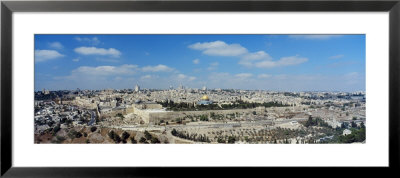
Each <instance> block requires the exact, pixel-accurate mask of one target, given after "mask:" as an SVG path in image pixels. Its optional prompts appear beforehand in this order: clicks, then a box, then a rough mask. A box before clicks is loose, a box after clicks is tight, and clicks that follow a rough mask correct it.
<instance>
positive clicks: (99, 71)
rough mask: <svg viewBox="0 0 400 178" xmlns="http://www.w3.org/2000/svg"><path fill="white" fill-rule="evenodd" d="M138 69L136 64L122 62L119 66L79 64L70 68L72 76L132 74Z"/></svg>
mask: <svg viewBox="0 0 400 178" xmlns="http://www.w3.org/2000/svg"><path fill="white" fill-rule="evenodd" d="M137 71H138V66H137V65H131V64H124V65H121V66H97V67H90V66H81V67H79V68H77V69H75V70H72V72H71V74H72V76H77V77H83V76H85V75H90V76H112V75H132V74H135V73H136V72H137Z"/></svg>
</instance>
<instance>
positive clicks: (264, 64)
mask: <svg viewBox="0 0 400 178" xmlns="http://www.w3.org/2000/svg"><path fill="white" fill-rule="evenodd" d="M307 61H308V59H307V58H304V57H298V56H290V57H282V58H281V59H279V60H277V61H271V60H264V61H261V62H257V63H254V64H253V65H254V66H255V67H258V68H272V67H280V66H291V65H298V64H301V63H304V62H307Z"/></svg>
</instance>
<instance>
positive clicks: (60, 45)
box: [49, 41, 64, 49]
mask: <svg viewBox="0 0 400 178" xmlns="http://www.w3.org/2000/svg"><path fill="white" fill-rule="evenodd" d="M49 46H50V48H54V49H63V48H64V46H63V45H62V44H61V43H60V42H57V41H56V42H52V43H49Z"/></svg>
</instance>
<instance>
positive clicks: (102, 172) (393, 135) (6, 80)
mask: <svg viewBox="0 0 400 178" xmlns="http://www.w3.org/2000/svg"><path fill="white" fill-rule="evenodd" d="M399 2H400V1H399V0H389V1H385V0H364V1H358V0H355V1H343V0H342V1H340V0H335V1H334V0H328V1H324V0H310V1H308V0H304V1H288V0H283V1H276V0H275V1H274V0H266V1H2V2H1V73H0V74H1V110H0V112H1V176H4V177H132V176H136V177H143V176H161V177H164V176H176V175H182V174H187V176H188V177H191V176H192V175H193V174H195V175H196V176H198V175H202V174H203V175H205V176H209V174H212V175H216V174H215V173H211V172H210V171H217V173H224V174H225V173H231V174H232V173H233V174H235V175H239V174H246V175H247V176H248V175H249V174H258V173H261V174H264V175H267V172H266V170H265V169H266V168H263V167H261V168H250V170H242V169H243V168H234V169H232V168H226V167H224V168H218V169H216V168H207V170H203V169H205V168H179V169H178V168H165V167H164V168H161V167H157V168H154V167H153V168H129V167H118V168H116V167H101V168H96V167H72V168H71V167H70V168H44V167H41V168H32V167H31V168H28V167H26V168H21V167H13V165H12V102H13V101H12V94H13V88H12V63H13V60H12V17H13V12H123V11H149V12H151V11H153V12H171V11H180V12H190V11H199V12H200V11H202V12H208V11H209V12H212V11H224V12H229V11H249V12H250V11H251V12H254V11H258V12H262V11H274V12H277V11H286V12H293V11H296V12H324V11H329V12H340V11H343V12H389V24H390V25H389V66H388V67H389V96H388V97H389V108H388V110H389V167H368V168H356V169H355V171H354V172H353V171H349V172H348V173H346V174H350V175H358V176H359V175H360V174H361V175H368V174H369V173H370V172H375V171H379V172H382V171H383V172H382V173H393V172H394V173H395V172H397V170H398V168H399V160H400V159H399V158H400V157H399V151H400V150H399V135H400V130H399V121H398V120H399V118H400V112H399V111H400V105H399V104H398V101H400V85H399V81H400V77H399V76H400V46H399V43H400V23H399V22H400V3H399ZM382 97H386V96H382ZM371 154H373V153H371ZM121 159H122V157H121ZM88 166H90V165H88ZM303 168H305V167H303ZM198 169H201V170H198ZM268 169H270V168H268ZM274 169H278V171H279V172H285V174H291V175H299V174H302V172H303V171H302V170H298V168H289V169H294V170H293V171H286V170H283V169H282V168H280V167H279V168H277V167H275V168H274ZM305 169H307V168H305ZM319 169H322V170H325V171H327V172H326V173H327V174H330V173H329V172H332V173H333V172H336V171H337V170H331V169H332V168H319ZM334 169H338V168H334ZM342 169H347V170H348V168H342ZM306 172H308V171H306ZM306 172H303V173H306ZM312 172H313V171H312ZM312 172H311V173H307V175H308V176H310V174H312ZM339 173H340V171H339ZM268 174H269V173H268ZM318 175H319V174H316V175H315V176H318ZM311 176H312V175H311Z"/></svg>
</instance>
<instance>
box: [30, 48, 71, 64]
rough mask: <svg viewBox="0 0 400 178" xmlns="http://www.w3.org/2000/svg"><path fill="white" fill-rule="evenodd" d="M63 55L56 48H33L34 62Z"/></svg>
mask: <svg viewBox="0 0 400 178" xmlns="http://www.w3.org/2000/svg"><path fill="white" fill-rule="evenodd" d="M63 56H64V55H63V54H60V53H59V52H58V51H56V50H35V62H43V61H48V60H53V59H57V58H60V57H63Z"/></svg>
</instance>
